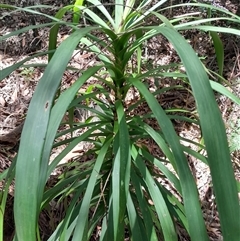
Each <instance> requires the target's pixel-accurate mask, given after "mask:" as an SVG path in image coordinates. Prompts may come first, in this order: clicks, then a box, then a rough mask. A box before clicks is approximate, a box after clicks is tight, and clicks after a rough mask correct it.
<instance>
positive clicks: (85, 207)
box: [72, 138, 112, 241]
mask: <svg viewBox="0 0 240 241" xmlns="http://www.w3.org/2000/svg"><path fill="white" fill-rule="evenodd" d="M111 142H112V139H111V138H107V139H106V141H105V143H104V145H103V147H102V148H101V150H100V152H99V154H98V157H97V160H96V163H95V165H94V168H93V171H92V173H91V175H90V177H89V182H88V186H87V189H86V192H85V194H84V197H83V201H82V204H81V208H80V211H79V214H78V219H77V223H76V227H75V230H74V233H73V237H72V240H73V241H79V240H87V233H88V215H89V210H90V204H91V200H92V195H93V191H94V188H95V185H96V182H97V179H98V176H99V175H100V170H101V166H102V164H103V162H104V158H105V155H106V153H107V151H108V148H109V146H110V144H111Z"/></svg>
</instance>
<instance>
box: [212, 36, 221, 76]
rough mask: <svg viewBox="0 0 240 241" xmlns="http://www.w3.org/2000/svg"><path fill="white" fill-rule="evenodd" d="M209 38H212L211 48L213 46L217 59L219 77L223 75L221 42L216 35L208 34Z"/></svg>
mask: <svg viewBox="0 0 240 241" xmlns="http://www.w3.org/2000/svg"><path fill="white" fill-rule="evenodd" d="M210 36H211V37H212V41H213V46H214V49H215V54H216V57H217V63H218V71H219V75H222V74H223V65H224V48H223V43H222V40H221V39H220V37H219V35H218V33H216V32H210Z"/></svg>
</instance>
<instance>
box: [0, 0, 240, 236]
mask: <svg viewBox="0 0 240 241" xmlns="http://www.w3.org/2000/svg"><path fill="white" fill-rule="evenodd" d="M88 2H90V3H91V4H92V5H95V6H96V7H97V8H98V9H99V11H101V12H102V13H103V15H104V16H105V17H106V20H103V19H101V18H99V17H98V16H97V15H96V14H95V13H94V12H93V11H91V8H86V7H84V6H83V5H82V3H81V4H80V5H77V4H75V5H74V6H67V7H64V8H62V9H61V10H59V12H58V13H57V14H56V16H55V17H54V18H53V17H51V19H52V20H53V21H56V22H55V25H54V26H53V27H52V29H51V33H50V39H49V51H48V54H49V63H48V65H47V67H46V70H45V71H44V75H43V77H42V78H41V80H40V82H39V84H38V86H37V89H36V91H35V93H34V96H33V98H32V100H31V103H30V106H29V110H28V114H27V118H26V121H25V125H24V129H23V133H22V136H21V143H20V148H19V153H18V157H17V162H16V181H15V182H16V184H15V202H14V215H15V216H14V217H15V224H16V237H15V240H19V241H22V240H24V241H28V240H29V241H33V240H41V238H40V234H39V227H38V217H39V214H40V212H41V210H43V209H44V208H45V207H47V206H48V205H49V203H50V202H51V200H57V201H58V202H61V201H66V200H67V198H68V197H71V199H70V200H69V201H68V203H67V205H66V210H65V217H64V218H63V219H62V220H61V221H60V223H59V224H58V226H57V228H56V230H55V231H54V232H53V234H52V235H51V237H49V239H48V240H49V241H52V240H73V241H75V240H89V239H90V237H91V235H92V234H93V232H94V230H95V229H96V226H97V225H100V226H101V235H100V240H104V241H105V240H111V241H112V240H116V241H118V240H124V233H125V231H126V230H127V231H128V235H129V236H130V238H131V239H132V240H168V241H174V240H178V237H177V232H176V224H177V223H178V224H180V225H181V226H182V227H183V228H184V229H185V230H186V231H187V233H188V234H189V236H190V238H191V240H193V241H194V240H196V241H199V240H209V237H208V235H207V231H206V227H205V224H204V220H203V215H202V212H201V207H200V203H199V198H198V193H197V188H196V184H195V182H194V178H193V176H192V174H191V171H190V169H189V166H188V162H187V158H186V155H185V154H190V155H193V156H195V157H196V158H198V159H200V160H201V161H205V162H207V163H208V164H209V167H210V169H211V174H212V182H213V187H214V191H215V195H216V202H217V207H218V211H219V215H220V222H221V228H222V234H223V237H224V240H231V241H235V240H236V241H237V240H238V238H239V235H240V233H239V232H240V231H239V226H240V221H239V215H240V210H239V203H238V197H237V185H236V181H235V179H234V175H233V170H232V166H231V159H230V154H229V149H228V143H227V138H226V134H225V127H224V124H223V121H222V118H221V115H220V112H219V109H218V106H217V104H216V101H215V98H214V94H213V91H212V89H215V90H218V91H219V92H222V93H225V94H226V95H228V96H229V97H230V98H232V99H233V100H235V101H236V102H237V103H239V102H240V100H239V99H238V98H236V97H235V96H233V95H231V94H230V93H229V92H228V91H227V90H226V89H225V88H224V87H223V86H222V85H220V84H217V83H215V82H213V81H212V82H210V81H209V78H208V76H207V73H206V69H205V68H204V66H203V64H202V63H201V61H200V60H199V58H198V57H197V55H196V53H195V52H194V51H193V49H192V48H191V46H190V45H189V44H188V43H187V42H186V40H185V39H184V38H183V37H182V36H181V35H180V34H179V32H178V31H177V30H183V29H187V28H190V27H192V28H193V25H194V24H196V23H199V24H200V23H206V22H207V21H210V20H207V21H206V20H196V21H195V22H194V21H192V22H190V23H188V25H187V24H185V25H184V24H181V23H178V22H179V21H180V20H181V19H177V21H176V20H173V21H169V20H167V19H166V18H165V17H164V16H163V15H161V14H159V13H157V12H154V10H156V9H157V8H158V7H159V6H161V5H162V4H163V3H164V2H166V1H159V2H158V3H157V4H156V5H154V6H153V7H152V8H150V9H149V10H145V9H146V8H147V6H148V3H149V2H150V1H147V0H145V1H141V2H140V4H139V6H138V7H137V8H134V4H135V1H134V0H129V1H128V0H127V1H126V3H125V4H124V1H122V0H116V1H115V5H114V6H115V10H114V17H112V16H111V14H109V13H108V12H107V10H106V8H105V7H104V6H103V5H102V4H101V3H100V2H99V1H97V0H89V1H88ZM73 7H74V11H75V13H76V8H79V9H80V10H81V11H83V12H84V14H85V16H86V15H87V16H88V18H90V19H91V21H92V22H94V23H95V25H94V26H90V27H85V28H81V29H78V28H76V24H77V22H75V21H76V18H74V20H73V24H68V25H70V26H71V27H72V28H73V29H74V32H73V33H72V34H71V35H70V36H69V37H68V38H67V39H66V40H64V41H63V42H62V43H61V44H60V46H58V47H57V48H56V45H57V44H56V42H57V41H56V39H57V32H58V27H59V24H62V23H63V22H62V21H61V20H59V19H61V18H62V16H63V14H64V13H65V12H66V11H67V10H69V9H71V8H73ZM171 7H173V6H171ZM25 10H26V11H33V10H31V9H25ZM151 14H154V15H155V16H156V17H158V18H159V19H160V20H161V24H160V25H159V26H144V21H146V19H147V18H148V17H149V16H150V15H151ZM77 21H78V19H77ZM196 28H199V29H203V30H207V29H208V28H209V29H212V31H217V29H214V28H213V27H211V26H206V25H203V26H202V25H197V26H196ZM209 29H208V30H209ZM208 30H207V31H208ZM218 30H219V29H218ZM228 31H229V32H232V33H239V31H238V32H237V31H234V30H228ZM99 33H100V34H99ZM160 34H161V35H163V36H164V37H166V38H167V39H168V41H169V42H170V43H171V44H172V45H173V48H174V49H175V50H176V52H177V53H178V55H179V57H180V58H181V61H182V62H181V65H183V66H184V68H185V70H186V73H183V74H181V73H179V72H178V71H171V68H170V66H169V67H167V69H168V71H166V69H165V68H164V67H162V66H159V67H158V68H155V69H149V70H144V69H143V68H142V47H143V45H144V43H145V42H146V41H147V40H148V39H150V38H152V37H154V36H156V35H160ZM99 36H101V37H99ZM102 36H104V38H102ZM79 42H81V43H82V44H85V46H88V48H87V47H85V49H88V51H90V52H93V53H95V54H96V55H97V56H98V58H99V59H100V60H101V64H99V65H97V66H94V67H89V68H88V69H87V70H85V71H82V73H81V76H80V77H79V78H78V79H76V81H75V83H74V84H73V85H72V86H71V87H70V88H69V89H67V90H65V91H64V92H62V93H60V94H59V85H60V81H61V79H62V76H63V73H64V71H65V70H66V68H67V66H68V62H69V60H70V58H71V56H72V53H73V51H74V50H75V48H77V46H78V44H79ZM55 49H56V50H55ZM134 56H135V58H136V66H135V67H133V68H132V71H129V69H128V63H129V61H131V58H133V57H134ZM23 63H24V62H21V63H20V64H16V65H14V66H11V67H10V68H7V69H5V70H3V72H2V76H3V77H4V76H6V75H7V74H8V73H10V72H11V71H13V70H14V69H16V68H17V67H19V66H21V65H22V64H23ZM56 70H57V71H56ZM103 70H104V71H106V73H107V78H106V77H105V76H102V75H101V74H100V73H101V71H102V72H103ZM166 76H167V77H168V78H171V77H172V78H175V77H179V76H180V77H182V78H187V80H188V81H189V85H190V86H191V89H192V93H193V96H194V98H195V101H196V107H197V111H198V115H199V120H192V119H189V118H184V117H183V116H181V115H177V114H176V115H174V116H171V115H168V114H167V111H165V110H164V109H163V108H162V106H161V103H159V102H158V101H157V98H156V96H157V95H161V94H162V93H163V92H165V91H169V90H171V89H172V88H173V87H163V88H162V89H159V90H157V91H156V92H154V93H152V92H150V91H149V90H148V86H147V84H146V83H147V80H148V78H150V77H158V78H163V77H166ZM91 77H94V78H96V79H97V81H98V85H96V86H95V88H94V89H92V91H91V88H90V89H89V90H90V91H87V93H85V94H84V93H83V94H81V95H80V96H79V95H78V91H79V89H80V88H81V87H82V86H83V85H84V84H86V83H87V80H88V79H89V78H91ZM131 88H134V89H135V90H136V91H137V92H138V93H139V96H140V99H139V101H138V102H137V103H130V105H129V106H128V107H127V108H126V103H125V100H126V97H127V94H128V92H129V90H130V89H131ZM174 88H183V86H174ZM110 90H111V91H110ZM56 95H57V97H56ZM99 96H104V99H101V98H100V97H99ZM89 100H91V101H92V102H94V103H95V104H96V105H97V106H98V107H99V109H94V108H90V107H89V106H85V107H84V108H86V109H88V110H91V111H92V112H93V113H94V115H95V116H97V117H98V118H97V119H95V120H93V121H90V122H86V123H80V124H79V123H73V122H72V121H71V123H70V125H69V128H67V129H65V130H64V131H61V132H58V127H59V125H61V120H62V118H63V116H64V115H65V113H66V112H69V113H72V110H74V109H75V108H78V107H80V108H82V107H83V105H82V102H83V101H85V102H88V101H89ZM142 103H147V105H148V107H149V109H150V113H149V114H144V115H135V116H132V115H131V111H133V110H134V109H135V108H136V107H137V106H138V105H140V104H142ZM178 112H184V110H181V109H179V110H178ZM150 118H154V119H155V120H156V121H157V123H158V126H159V129H157V130H155V129H153V128H152V127H151V126H150V125H149V124H147V123H148V120H149V119H150ZM171 119H180V120H181V119H184V120H185V121H189V122H195V123H197V124H198V125H199V126H200V127H201V130H202V135H203V139H204V143H205V146H202V145H201V147H202V148H203V149H205V150H206V152H207V157H205V156H202V155H200V154H199V153H197V152H194V151H193V150H191V149H190V148H188V147H186V146H184V145H182V144H181V142H180V140H181V138H180V137H179V136H178V135H177V133H176V132H175V130H174V126H173V124H172V122H171ZM86 127H87V128H88V129H87V131H85V132H83V133H82V134H81V135H80V136H76V137H73V136H72V135H69V138H67V139H65V140H64V141H59V139H58V138H59V137H61V136H63V135H66V134H69V133H73V132H74V131H75V130H81V129H83V128H86ZM147 138H150V139H152V140H153V141H154V142H155V143H156V144H157V145H158V147H159V149H161V151H162V153H163V155H162V156H161V157H154V156H153V155H152V154H151V153H150V152H149V151H148V149H147V148H146V147H145V146H144V145H141V144H139V140H141V139H147ZM82 141H87V142H90V143H91V144H92V145H93V148H91V149H90V150H89V151H88V152H87V153H86V155H87V154H91V156H92V158H91V159H90V160H88V161H85V162H83V163H81V162H80V161H76V162H73V164H72V166H71V168H69V169H66V171H65V172H64V173H63V174H62V175H61V176H60V177H59V180H58V182H57V183H56V184H55V185H54V186H53V187H47V186H46V182H47V180H48V179H49V178H50V176H51V173H52V172H53V171H54V169H55V168H56V167H57V166H58V163H59V162H60V161H61V160H62V158H63V157H64V156H66V155H67V154H68V153H69V152H70V151H71V150H72V149H73V148H74V147H75V146H76V145H77V144H79V143H80V142H82ZM188 142H191V140H188ZM61 145H66V148H65V149H64V150H63V151H62V152H61V153H60V154H59V155H58V156H57V157H56V158H55V159H54V160H53V161H52V162H51V163H49V158H50V155H51V150H52V148H55V147H57V146H61ZM196 145H198V143H196ZM165 163H170V164H171V165H172V167H173V170H174V171H172V170H169V169H168V168H167V167H166V166H165V165H164V164H165ZM66 166H68V165H66ZM159 176H160V177H161V178H163V179H164V178H165V179H168V180H169V182H170V183H171V185H172V186H173V188H174V189H175V190H176V192H177V193H178V194H179V195H180V196H181V197H182V199H183V202H180V201H179V200H178V199H177V197H176V196H174V194H172V193H171V192H170V191H168V190H167V189H166V187H165V186H163V185H161V184H160V183H159V182H158V180H157V178H158V177H159ZM226 177H227V178H226ZM149 200H150V201H151V202H149ZM151 203H152V204H151ZM36 236H37V237H36Z"/></svg>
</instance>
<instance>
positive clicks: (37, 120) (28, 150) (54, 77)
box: [14, 28, 91, 241]
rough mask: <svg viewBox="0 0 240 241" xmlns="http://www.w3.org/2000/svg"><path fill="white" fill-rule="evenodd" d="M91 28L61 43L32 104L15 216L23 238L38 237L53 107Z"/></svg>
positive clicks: (19, 167)
mask: <svg viewBox="0 0 240 241" xmlns="http://www.w3.org/2000/svg"><path fill="white" fill-rule="evenodd" d="M90 30H91V28H86V29H84V30H80V31H76V32H75V33H73V34H72V35H71V36H70V37H69V38H68V39H66V40H65V41H64V42H63V43H62V44H61V45H60V47H59V49H58V51H57V52H56V53H55V55H54V57H53V58H52V61H51V62H50V63H49V65H48V66H47V68H46V71H45V72H44V75H43V77H42V78H41V80H40V82H39V84H38V86H37V88H36V90H35V93H34V96H33V98H32V101H31V103H30V106H29V109H28V114H27V118H26V121H25V124H24V127H23V132H22V136H21V143H20V147H19V153H18V159H17V165H16V184H15V200H14V217H15V223H16V233H17V237H18V239H19V240H24V241H28V240H29V241H34V240H36V225H37V217H38V213H39V208H40V202H41V198H42V193H39V192H38V185H39V173H40V166H41V156H42V148H43V146H44V142H45V135H46V131H47V127H48V122H49V115H50V110H51V107H52V104H53V100H54V97H55V93H56V91H57V89H58V87H59V84H60V81H61V79H62V76H63V73H64V70H65V68H66V66H67V63H68V61H69V59H70V58H71V56H72V52H73V50H74V49H75V47H76V46H77V44H78V43H79V39H81V37H82V36H83V35H85V34H87V33H88V32H89V31H90ZM56 69H57V70H58V71H56ZM26 207H27V208H26Z"/></svg>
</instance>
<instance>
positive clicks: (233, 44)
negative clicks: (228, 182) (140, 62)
mask: <svg viewBox="0 0 240 241" xmlns="http://www.w3.org/2000/svg"><path fill="white" fill-rule="evenodd" d="M216 2H217V1H216ZM219 4H220V3H219ZM224 7H225V8H226V9H228V10H229V11H231V12H233V13H236V11H237V9H238V5H236V4H233V3H231V1H226V5H225V6H224ZM55 10H56V8H55V7H54V9H53V10H51V11H53V12H54V11H55ZM188 11H193V10H192V9H190V8H189V9H187V10H186V9H185V8H178V9H177V10H174V11H173V12H171V13H170V12H167V13H166V15H167V17H172V16H174V15H175V16H176V15H182V14H186V13H188ZM0 13H1V12H0ZM2 14H3V12H2ZM169 14H171V15H172V16H168V15H169ZM70 17H71V16H66V19H67V18H70ZM14 18H17V19H18V22H17V24H16V19H14ZM4 19H5V22H4V23H3V22H2V23H1V21H2V20H1V18H0V35H5V34H7V33H9V32H11V31H12V30H14V29H17V28H21V27H25V26H27V25H28V24H29V18H28V16H24V15H23V16H21V18H20V20H19V16H15V17H14V16H13V17H12V18H9V16H5V18H4ZM10 20H11V21H10ZM31 21H33V24H39V22H38V21H43V20H42V19H37V20H36V19H34V18H32V19H31ZM48 33H49V28H47V27H45V28H43V29H40V30H38V31H37V32H31V33H25V34H21V35H19V36H16V37H11V38H10V39H9V40H8V42H6V43H4V45H1V44H0V70H1V69H4V68H6V67H8V66H11V65H12V64H14V63H16V62H19V61H21V60H23V59H24V58H26V57H28V56H30V55H32V54H33V53H34V52H37V51H43V50H47V38H48ZM182 34H183V36H184V37H185V38H186V39H187V40H188V42H189V43H190V44H191V45H192V47H193V48H194V50H195V51H196V52H197V53H198V55H199V57H200V58H201V59H202V60H203V62H204V64H205V65H206V66H207V67H208V68H209V69H211V70H212V71H217V64H216V57H215V52H214V48H213V44H212V42H211V41H210V39H209V36H208V34H207V33H204V32H200V31H196V30H189V31H185V32H183V33H182ZM68 35H69V30H68V29H67V28H63V29H61V31H60V33H59V38H58V42H59V43H60V42H61V41H63V40H64V39H65V38H66V37H67V36H68ZM220 37H221V40H222V41H223V45H224V50H225V53H224V54H225V57H224V78H225V79H226V80H227V81H228V84H226V87H227V88H228V90H230V91H231V92H232V93H234V94H236V95H237V96H238V97H240V41H239V37H237V36H232V35H231V36H230V35H226V34H220ZM145 55H146V58H147V59H148V61H149V62H151V64H152V65H155V66H157V65H164V64H170V63H176V62H177V61H178V60H179V58H178V56H177V54H176V52H175V51H174V50H173V49H172V46H170V45H169V44H168V43H167V41H166V40H165V39H164V38H161V37H159V38H154V39H152V40H151V41H150V42H148V44H147V46H146V53H145ZM96 61H97V60H96V59H94V58H93V56H92V55H90V54H88V53H86V52H75V55H74V56H73V58H72V60H71V64H72V65H73V66H75V67H78V68H79V69H85V68H87V67H88V66H92V65H94V64H96ZM34 63H38V64H39V63H42V64H47V58H46V57H36V58H33V59H32V60H31V62H30V63H29V64H34ZM146 68H147V66H146ZM43 71H44V68H41V67H37V68H35V67H29V68H21V69H18V70H16V71H14V72H13V73H12V74H11V75H10V76H8V77H7V78H5V79H3V80H2V81H1V82H0V172H2V171H4V170H6V169H7V168H8V167H9V166H10V165H11V162H12V159H13V158H14V156H15V155H16V153H17V150H18V145H19V140H20V135H21V127H22V123H23V121H24V118H25V116H26V113H27V109H28V105H29V102H30V100H31V97H32V95H33V93H34V90H35V87H36V85H37V83H38V81H39V79H40V78H41V76H42V74H43ZM0 75H1V72H0ZM0 77H1V76H0ZM75 77H76V75H75V74H74V73H72V72H66V73H65V74H64V78H63V81H62V84H63V88H68V87H69V86H70V85H71V84H72V82H73V81H74V78H75ZM166 83H168V84H169V80H168V79H164V80H163V81H162V82H161V83H159V85H160V86H161V85H162V86H164V85H165V84H166ZM174 84H178V80H175V82H174ZM216 100H217V102H218V104H219V108H220V110H221V112H222V117H223V119H224V121H225V125H226V130H227V135H228V139H229V146H230V150H231V156H232V161H233V166H234V170H235V176H236V179H237V180H238V181H240V116H239V113H240V112H239V111H240V107H239V106H238V105H236V104H234V103H233V102H232V101H231V100H229V99H227V98H226V97H224V96H221V95H219V94H216ZM186 103H187V105H188V108H189V109H190V108H193V107H194V105H195V103H194V102H193V101H191V98H190V97H189V96H187V95H186V93H182V92H179V91H175V92H172V93H171V94H170V95H169V96H165V102H162V105H163V106H164V105H167V106H168V107H169V106H176V105H177V106H186ZM143 112H144V110H143V109H141V108H140V109H139V113H143ZM175 124H176V129H177V130H178V132H179V135H181V136H183V137H187V138H189V139H191V140H199V136H200V131H199V129H197V128H196V127H195V126H194V125H192V126H189V125H187V124H186V125H182V124H181V125H179V126H178V123H175ZM147 145H149V148H151V150H152V151H153V152H156V153H157V152H158V151H159V150H157V149H158V148H157V147H155V146H154V145H153V143H148V144H147ZM156 153H155V154H156ZM156 155H157V154H156ZM71 158H72V156H71V157H69V159H71ZM66 161H69V160H66ZM193 162H194V161H193ZM194 168H195V175H196V180H197V185H198V188H199V192H200V193H201V201H202V204H203V209H204V210H203V211H204V213H205V214H206V222H207V227H208V232H209V234H210V237H211V240H216V241H217V240H221V232H220V229H219V227H220V226H219V220H218V217H217V212H216V208H215V204H214V195H213V192H212V189H211V183H210V182H211V181H210V180H209V176H210V172H209V169H208V167H207V166H205V165H202V164H199V163H194ZM13 189H14V188H12V189H11V190H10V195H9V197H8V202H7V209H6V214H5V219H4V222H5V223H4V225H5V229H4V232H5V233H4V234H5V238H4V241H11V240H12V237H13V235H14V227H13V214H12V205H13V197H14V190H13ZM45 218H46V217H44V215H42V219H43V220H42V222H41V223H44V222H45ZM43 229H44V227H43ZM46 232H47V231H46ZM93 240H96V239H94V238H93ZM180 240H187V238H186V237H184V235H183V236H182V237H180Z"/></svg>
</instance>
